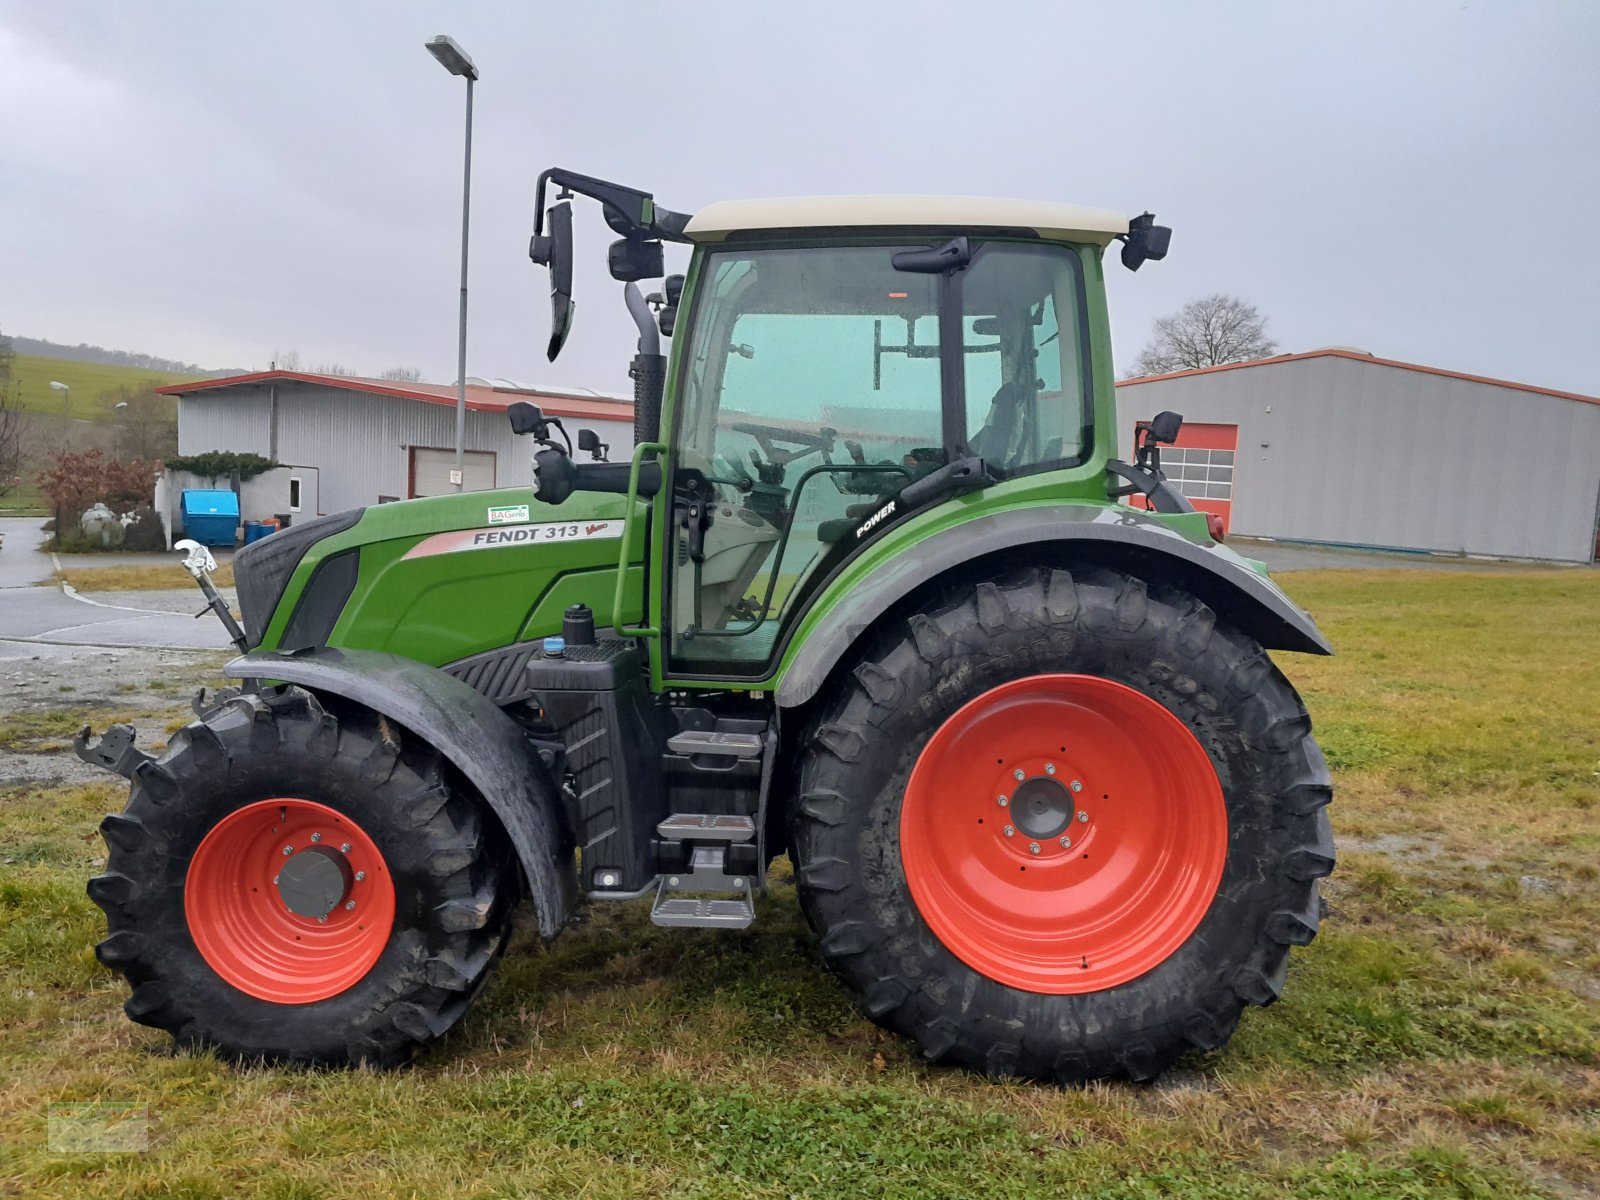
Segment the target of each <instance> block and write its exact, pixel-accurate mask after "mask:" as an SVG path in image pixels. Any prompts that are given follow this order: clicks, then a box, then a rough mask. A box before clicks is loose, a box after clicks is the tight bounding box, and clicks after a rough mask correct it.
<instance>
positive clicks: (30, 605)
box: [0, 517, 229, 657]
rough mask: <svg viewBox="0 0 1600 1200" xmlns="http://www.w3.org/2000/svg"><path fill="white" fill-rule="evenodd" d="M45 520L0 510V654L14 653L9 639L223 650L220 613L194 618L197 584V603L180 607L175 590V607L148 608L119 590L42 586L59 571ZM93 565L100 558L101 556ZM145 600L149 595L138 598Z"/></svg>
mask: <svg viewBox="0 0 1600 1200" xmlns="http://www.w3.org/2000/svg"><path fill="white" fill-rule="evenodd" d="M43 524H44V522H43V521H42V520H40V519H39V518H37V517H0V656H3V657H12V656H14V655H15V654H17V653H18V652H19V651H18V649H17V647H16V646H13V647H11V648H10V650H9V652H8V650H7V648H6V647H5V646H4V645H3V643H5V642H12V643H21V644H22V645H28V644H38V643H41V642H42V643H48V644H53V645H62V646H118V647H139V648H145V647H156V648H165V649H175V650H223V649H227V648H228V645H229V643H228V638H227V635H226V634H225V633H224V632H223V630H222V624H221V622H219V621H218V620H217V619H216V618H215V617H212V616H209V615H208V616H206V617H203V618H201V619H200V620H195V619H194V616H193V614H194V613H195V612H198V611H199V609H200V608H201V606H202V605H203V604H204V603H205V601H204V598H203V597H202V596H201V595H200V590H199V589H198V588H196V589H195V591H194V595H193V604H192V606H191V605H189V604H188V603H183V605H182V607H178V602H179V601H180V600H181V597H182V593H177V594H171V593H168V594H166V595H172V602H173V603H174V607H173V609H171V610H160V609H157V610H151V609H149V608H145V607H139V606H135V605H133V604H131V603H126V602H123V601H122V599H121V598H120V597H119V596H118V595H117V594H116V593H114V592H113V593H100V594H98V595H97V596H96V597H95V598H93V599H91V598H90V597H87V596H82V595H77V594H73V593H68V592H65V591H63V590H62V589H61V588H60V587H56V586H40V584H41V582H42V581H47V580H49V578H50V576H51V573H52V572H53V571H54V570H55V564H54V563H53V562H52V561H51V556H50V555H48V554H43V553H40V551H39V547H40V546H42V545H43V544H44V541H45V536H46V535H45V532H44V530H43V529H42V528H41V526H42V525H43ZM175 557H176V556H174V558H175ZM127 561H128V559H127V558H125V557H121V556H117V557H113V556H109V555H108V556H105V557H104V558H102V559H101V560H100V562H102V563H108V564H114V565H120V564H121V563H125V562H127ZM95 565H99V563H96V564H95ZM139 599H140V600H143V601H144V602H145V603H148V600H147V599H146V598H145V597H139Z"/></svg>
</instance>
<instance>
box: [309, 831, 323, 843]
mask: <svg viewBox="0 0 1600 1200" xmlns="http://www.w3.org/2000/svg"><path fill="white" fill-rule="evenodd" d="M311 840H312V841H313V842H320V841H321V840H322V835H321V834H320V833H313V834H312V835H311Z"/></svg>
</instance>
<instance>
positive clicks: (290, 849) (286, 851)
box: [283, 846, 294, 858]
mask: <svg viewBox="0 0 1600 1200" xmlns="http://www.w3.org/2000/svg"><path fill="white" fill-rule="evenodd" d="M293 853H294V847H293V846H285V847H284V848H283V856H284V857H285V858H288V857H289V855H291V854H293Z"/></svg>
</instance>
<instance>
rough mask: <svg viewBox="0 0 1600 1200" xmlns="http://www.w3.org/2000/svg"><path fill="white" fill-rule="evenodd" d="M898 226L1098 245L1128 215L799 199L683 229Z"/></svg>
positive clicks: (1120, 230) (709, 212) (938, 199)
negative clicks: (1026, 234)
mask: <svg viewBox="0 0 1600 1200" xmlns="http://www.w3.org/2000/svg"><path fill="white" fill-rule="evenodd" d="M897 227H910V228H917V229H939V230H944V229H950V230H955V229H1027V230H1031V231H1033V232H1034V233H1037V234H1038V235H1039V236H1040V237H1044V238H1050V239H1054V240H1060V241H1069V242H1093V243H1095V244H1096V245H1100V246H1104V245H1107V244H1108V243H1109V242H1110V241H1111V239H1112V238H1114V237H1117V236H1119V235H1121V234H1124V233H1127V232H1128V217H1127V215H1126V214H1124V213H1119V212H1113V211H1111V210H1110V209H1104V208H1084V207H1082V206H1080V205H1076V204H1054V203H1051V202H1049V201H1044V200H992V199H987V198H985V197H982V196H800V197H791V198H787V199H776V200H724V201H721V202H720V203H717V204H711V205H707V206H706V207H705V208H703V209H701V210H700V211H699V212H697V213H695V215H694V216H693V217H692V218H690V220H689V224H688V227H687V228H686V229H685V230H684V232H685V234H687V236H688V238H689V240H690V241H695V242H720V241H725V240H727V239H728V238H729V237H730V236H732V235H734V234H736V233H745V232H750V233H757V232H760V233H770V232H774V231H778V230H789V229H793V230H803V229H804V230H810V229H850V228H873V229H883V228H897Z"/></svg>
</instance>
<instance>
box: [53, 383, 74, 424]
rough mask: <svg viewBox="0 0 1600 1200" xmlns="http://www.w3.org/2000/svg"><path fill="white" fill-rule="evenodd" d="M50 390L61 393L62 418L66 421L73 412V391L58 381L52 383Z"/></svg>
mask: <svg viewBox="0 0 1600 1200" xmlns="http://www.w3.org/2000/svg"><path fill="white" fill-rule="evenodd" d="M50 389H51V390H52V391H56V392H60V393H61V416H62V419H63V420H65V419H66V418H67V417H68V416H69V415H70V414H71V412H72V389H71V388H70V387H68V386H67V385H66V384H64V383H62V382H61V381H60V380H56V379H52V380H51V381H50Z"/></svg>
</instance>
